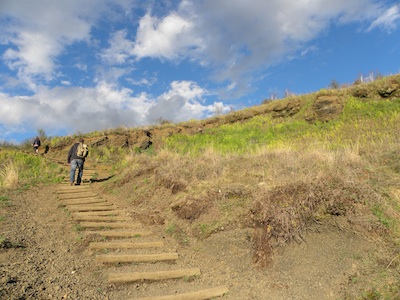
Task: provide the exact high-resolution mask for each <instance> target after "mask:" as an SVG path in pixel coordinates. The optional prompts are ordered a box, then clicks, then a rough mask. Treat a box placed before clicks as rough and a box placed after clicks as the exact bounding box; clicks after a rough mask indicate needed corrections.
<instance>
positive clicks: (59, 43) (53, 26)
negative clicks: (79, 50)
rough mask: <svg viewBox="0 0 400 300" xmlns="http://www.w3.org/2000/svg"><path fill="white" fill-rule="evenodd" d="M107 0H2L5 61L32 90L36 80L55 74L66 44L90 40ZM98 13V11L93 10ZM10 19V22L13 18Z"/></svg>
mask: <svg viewBox="0 0 400 300" xmlns="http://www.w3.org/2000/svg"><path fill="white" fill-rule="evenodd" d="M105 3H106V0H98V1H97V0H87V1H84V2H82V1H79V0H69V1H46V0H35V1H28V2H27V1H23V0H2V2H1V4H0V5H1V12H2V15H3V18H2V19H1V23H0V24H1V26H2V32H4V33H5V37H6V38H3V40H2V43H3V44H6V45H10V46H9V48H8V49H7V50H6V51H5V52H4V53H3V56H2V58H3V60H4V62H5V64H6V65H7V66H8V67H9V68H10V69H11V70H15V71H16V72H17V73H18V76H19V77H20V78H21V79H23V80H24V81H25V82H26V83H27V85H28V86H29V87H30V88H31V89H35V88H36V82H37V80H44V81H50V80H51V79H53V77H54V76H55V71H56V68H57V65H56V63H55V61H56V59H57V56H58V55H60V54H61V53H62V51H63V50H64V49H65V47H66V46H68V45H71V44H72V43H74V42H77V41H84V40H89V39H90V30H91V27H92V24H93V22H94V21H95V18H96V17H97V16H98V15H96V14H100V13H101V12H102V11H103V9H104V7H105ZM94 12H96V13H94ZM10 20H11V21H10Z"/></svg>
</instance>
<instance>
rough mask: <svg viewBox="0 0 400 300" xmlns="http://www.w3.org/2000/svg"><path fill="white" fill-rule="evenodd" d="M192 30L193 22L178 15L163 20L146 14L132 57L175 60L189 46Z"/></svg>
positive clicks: (139, 29) (172, 14)
mask: <svg viewBox="0 0 400 300" xmlns="http://www.w3.org/2000/svg"><path fill="white" fill-rule="evenodd" d="M190 29H191V22H190V21H189V20H187V19H184V18H183V17H181V16H179V15H177V14H176V13H171V14H170V15H168V16H167V17H165V18H164V19H161V20H160V19H157V18H156V17H152V16H150V15H149V14H146V15H145V16H144V17H143V18H142V19H141V20H140V23H139V28H138V31H137V36H136V41H135V47H134V48H133V49H132V55H135V56H136V57H137V58H142V57H146V56H151V57H159V58H167V59H175V58H176V57H177V56H178V54H179V53H180V51H181V49H182V48H185V47H186V46H187V41H185V40H186V39H187V35H186V34H187V33H189V32H190Z"/></svg>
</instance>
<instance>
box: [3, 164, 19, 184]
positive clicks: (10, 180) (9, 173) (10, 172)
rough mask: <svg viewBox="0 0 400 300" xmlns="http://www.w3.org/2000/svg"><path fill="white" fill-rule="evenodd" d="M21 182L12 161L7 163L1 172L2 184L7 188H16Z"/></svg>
mask: <svg viewBox="0 0 400 300" xmlns="http://www.w3.org/2000/svg"><path fill="white" fill-rule="evenodd" d="M18 182H19V176H18V170H17V168H16V167H15V165H14V163H13V162H12V161H9V162H7V163H5V164H4V165H3V166H2V168H1V171H0V183H1V186H3V187H5V188H16V187H17V185H18Z"/></svg>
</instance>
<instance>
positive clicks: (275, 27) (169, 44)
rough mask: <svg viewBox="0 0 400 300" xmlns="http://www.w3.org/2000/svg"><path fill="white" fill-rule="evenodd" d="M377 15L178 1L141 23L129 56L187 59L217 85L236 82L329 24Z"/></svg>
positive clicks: (255, 0)
mask: <svg viewBox="0 0 400 300" xmlns="http://www.w3.org/2000/svg"><path fill="white" fill-rule="evenodd" d="M380 9H381V6H380V5H379V4H378V3H377V2H376V1H373V0H352V1H348V0H337V1H328V0H302V1H292V0H270V1H265V0H252V1H250V2H249V1H243V0H219V1H214V0H205V1H194V0H184V1H182V2H181V5H180V6H179V8H178V9H177V10H176V11H173V12H171V13H170V14H169V15H167V16H165V17H164V18H161V17H160V18H157V17H155V16H150V15H149V14H147V15H146V16H144V17H143V18H142V19H141V21H140V27H139V30H138V34H137V37H136V41H135V48H134V51H133V52H132V54H134V55H136V56H137V58H142V57H158V58H167V59H176V58H179V57H180V58H182V57H188V58H189V59H192V60H194V61H197V62H199V63H200V64H201V65H203V66H209V67H211V68H212V69H214V70H215V71H216V72H215V77H214V78H215V79H217V80H219V81H221V82H222V81H224V80H231V81H241V80H243V78H245V77H247V76H249V74H250V73H251V72H254V71H256V70H260V69H262V68H266V67H269V66H271V65H273V64H276V63H278V62H279V61H280V60H281V59H283V58H284V57H285V56H287V55H292V54H293V53H295V52H297V51H300V52H301V51H302V50H303V46H304V45H305V44H307V43H308V42H310V41H312V40H313V39H314V38H316V37H317V36H318V35H319V34H320V33H321V32H322V31H323V30H326V29H327V28H329V26H330V25H331V24H332V23H340V24H345V23H350V22H366V21H373V20H374V19H375V18H376V17H377V14H378V13H379V11H380ZM303 54H304V52H303ZM240 86H241V87H244V85H238V88H239V87H240Z"/></svg>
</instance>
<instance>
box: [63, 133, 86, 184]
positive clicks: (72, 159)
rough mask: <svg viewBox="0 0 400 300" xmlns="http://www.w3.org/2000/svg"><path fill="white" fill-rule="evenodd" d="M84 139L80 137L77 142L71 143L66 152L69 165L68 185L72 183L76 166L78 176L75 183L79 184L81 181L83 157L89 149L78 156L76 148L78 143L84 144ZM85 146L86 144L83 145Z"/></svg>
mask: <svg viewBox="0 0 400 300" xmlns="http://www.w3.org/2000/svg"><path fill="white" fill-rule="evenodd" d="M83 143H84V139H83V138H80V139H79V142H78V143H75V144H73V145H72V147H71V149H70V150H69V152H68V158H67V161H68V164H69V165H70V166H71V170H70V175H69V182H70V185H74V180H75V171H76V169H77V168H78V176H77V179H76V183H75V185H80V184H81V182H82V176H83V165H84V163H85V158H86V157H87V155H88V154H89V151H86V153H85V155H84V156H83V157H79V156H78V155H77V150H78V147H79V145H80V144H82V145H84V144H83ZM85 146H86V145H85Z"/></svg>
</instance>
